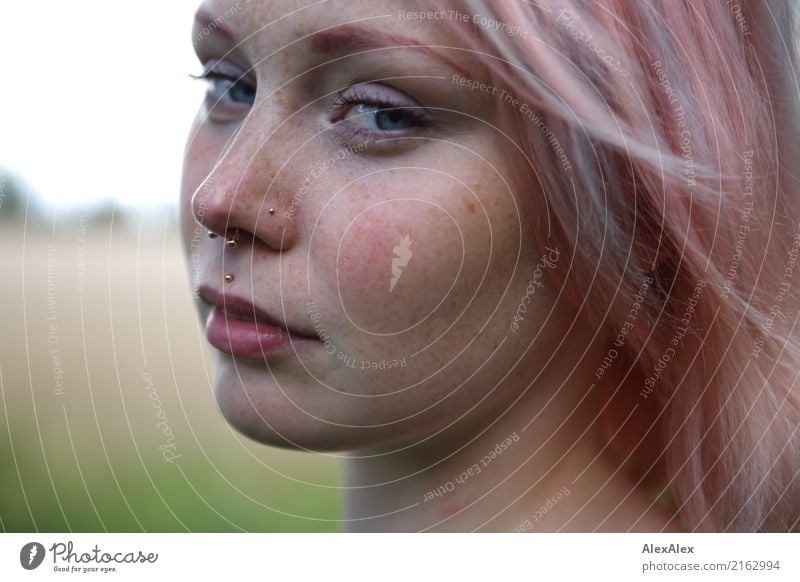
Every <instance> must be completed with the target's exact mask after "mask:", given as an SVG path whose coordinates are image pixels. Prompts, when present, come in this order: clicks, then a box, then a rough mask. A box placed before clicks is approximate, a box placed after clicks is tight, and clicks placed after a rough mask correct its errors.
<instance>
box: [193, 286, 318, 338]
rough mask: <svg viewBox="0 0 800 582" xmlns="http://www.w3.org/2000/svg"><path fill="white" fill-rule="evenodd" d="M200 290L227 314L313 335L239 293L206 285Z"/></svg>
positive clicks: (204, 296) (211, 302) (205, 297)
mask: <svg viewBox="0 0 800 582" xmlns="http://www.w3.org/2000/svg"><path fill="white" fill-rule="evenodd" d="M198 292H199V294H200V298H201V299H202V300H203V301H204V302H205V303H207V304H209V305H212V306H214V307H218V308H219V309H221V310H222V311H224V312H225V313H226V314H230V315H238V316H241V317H245V318H247V320H248V321H249V320H251V319H253V320H254V321H255V322H257V323H258V322H261V323H266V324H268V325H272V326H275V327H279V328H281V329H283V330H284V331H286V332H287V333H290V334H292V335H298V336H305V337H313V336H309V335H308V334H305V333H303V332H301V331H297V330H295V329H293V328H291V327H289V326H288V325H286V324H284V323H283V322H281V321H280V320H278V319H277V318H275V317H273V316H272V315H270V314H269V313H268V312H266V311H264V310H263V309H261V308H260V307H258V306H257V305H256V304H254V303H253V302H251V301H248V300H247V299H244V298H242V297H239V296H237V295H231V294H230V293H220V292H219V291H216V290H214V289H212V288H211V287H207V286H205V285H203V286H201V287H200V288H199V289H198ZM315 339H317V338H315Z"/></svg>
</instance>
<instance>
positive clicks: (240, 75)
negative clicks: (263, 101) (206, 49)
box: [193, 59, 256, 89]
mask: <svg viewBox="0 0 800 582" xmlns="http://www.w3.org/2000/svg"><path fill="white" fill-rule="evenodd" d="M193 77H194V78H195V79H200V80H208V79H215V78H223V79H231V80H233V81H235V82H237V83H244V84H246V85H249V86H250V87H252V88H253V89H255V87H256V83H255V81H254V80H253V79H252V78H251V77H250V75H249V74H248V72H247V71H245V70H244V69H242V68H241V67H239V66H238V65H235V64H233V63H231V62H230V61H225V60H222V59H208V60H207V61H205V62H204V63H203V72H202V73H200V74H199V75H193Z"/></svg>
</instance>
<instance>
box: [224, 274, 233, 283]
mask: <svg viewBox="0 0 800 582" xmlns="http://www.w3.org/2000/svg"><path fill="white" fill-rule="evenodd" d="M231 281H233V275H231V274H227V275H225V282H226V283H230V282H231Z"/></svg>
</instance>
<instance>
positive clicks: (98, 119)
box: [0, 0, 203, 208]
mask: <svg viewBox="0 0 800 582" xmlns="http://www.w3.org/2000/svg"><path fill="white" fill-rule="evenodd" d="M198 4H199V0H136V2H122V1H118V0H111V1H109V0H81V1H78V2H67V1H64V0H44V1H42V0H37V1H35V2H33V1H21V0H18V1H14V2H4V3H3V7H2V8H0V55H2V77H3V81H2V90H0V168H2V169H4V170H8V171H10V172H11V173H12V174H17V175H19V176H20V177H21V178H23V180H24V181H25V182H26V183H27V184H28V185H29V186H31V187H32V189H33V190H34V191H35V192H37V193H38V194H39V195H40V197H41V199H42V200H43V201H44V202H45V203H47V204H50V205H54V206H55V207H57V208H62V207H63V206H65V205H66V206H70V205H82V204H83V203H85V202H93V201H98V200H102V199H108V198H113V199H115V200H117V201H118V202H120V203H122V204H125V205H139V204H144V205H153V204H162V203H169V202H172V201H174V200H175V198H176V196H177V192H178V184H179V179H180V164H181V155H182V150H183V144H184V140H185V138H186V135H187V132H188V128H189V124H190V123H191V120H192V117H193V116H194V113H195V111H196V109H197V106H198V105H199V103H200V99H201V98H202V94H203V87H202V84H201V83H200V82H198V81H193V80H191V79H189V77H188V74H189V73H198V72H199V68H200V67H199V64H198V63H197V62H196V59H195V58H194V55H193V52H192V48H191V23H192V15H193V13H194V10H195V8H196V7H197V5H198Z"/></svg>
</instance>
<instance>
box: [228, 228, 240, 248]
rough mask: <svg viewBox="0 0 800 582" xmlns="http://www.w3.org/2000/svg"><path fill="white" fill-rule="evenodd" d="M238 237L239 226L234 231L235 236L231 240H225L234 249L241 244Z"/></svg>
mask: <svg viewBox="0 0 800 582" xmlns="http://www.w3.org/2000/svg"><path fill="white" fill-rule="evenodd" d="M238 239H239V229H238V228H237V229H236V230H234V231H233V236H232V237H231V238H230V239H229V240H226V241H225V244H226V245H228V246H229V247H231V248H232V249H235V248H236V247H238V246H239V243H238Z"/></svg>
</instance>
